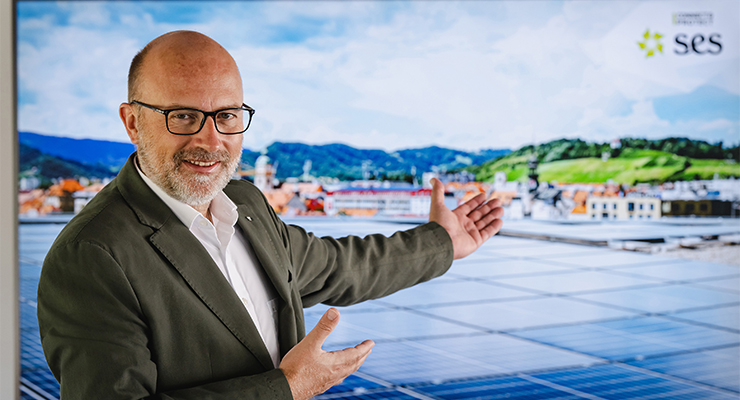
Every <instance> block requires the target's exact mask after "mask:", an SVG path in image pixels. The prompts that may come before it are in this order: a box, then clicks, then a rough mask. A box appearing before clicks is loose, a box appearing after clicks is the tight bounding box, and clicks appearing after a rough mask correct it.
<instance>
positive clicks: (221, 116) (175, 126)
mask: <svg viewBox="0 0 740 400" xmlns="http://www.w3.org/2000/svg"><path fill="white" fill-rule="evenodd" d="M131 104H138V105H140V106H142V107H146V108H148V109H150V110H153V111H156V112H158V113H160V114H162V115H164V119H165V123H166V124H167V130H168V131H170V133H171V134H173V135H195V134H196V133H198V132H200V130H201V129H203V126H204V125H205V123H206V118H208V117H209V116H210V117H211V118H213V123H214V124H215V125H216V130H217V131H218V132H219V133H221V134H223V135H238V134H240V133H244V132H246V130H247V129H248V128H249V124H251V123H252V115H254V108H252V107H250V106H248V105H246V104H242V106H241V107H239V108H224V109H223V110H216V111H211V112H208V111H203V110H198V109H196V108H173V109H170V110H162V109H161V108H157V107H154V106H152V105H149V104H146V103H142V102H140V101H136V100H133V101H131ZM245 111H246V112H247V115H244V112H245Z"/></svg>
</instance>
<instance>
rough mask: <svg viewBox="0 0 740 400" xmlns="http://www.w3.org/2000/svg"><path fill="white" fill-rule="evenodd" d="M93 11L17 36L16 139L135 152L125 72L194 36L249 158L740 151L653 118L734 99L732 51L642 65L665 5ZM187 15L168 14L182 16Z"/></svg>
mask: <svg viewBox="0 0 740 400" xmlns="http://www.w3.org/2000/svg"><path fill="white" fill-rule="evenodd" d="M85 4H86V3H80V4H79V6H78V7H72V8H71V9H70V10H69V12H71V13H72V14H71V16H70V20H72V21H81V22H82V23H83V25H82V26H77V27H64V26H54V25H53V22H54V19H53V18H46V17H34V18H29V19H26V20H22V21H20V22H21V24H20V25H19V26H20V27H24V26H25V28H21V32H31V31H33V32H35V33H34V34H35V35H38V32H46V34H44V35H42V36H43V40H34V41H30V40H29V41H28V42H23V41H22V40H23V35H21V41H22V42H21V43H20V45H19V57H20V58H19V65H21V66H22V68H21V69H19V79H20V82H21V92H22V93H26V94H28V98H27V99H25V100H24V102H23V105H22V106H21V108H20V110H19V115H20V119H19V125H20V128H21V129H23V130H35V131H38V132H41V133H55V134H61V135H65V136H72V137H96V138H107V139H110V140H120V141H125V140H127V138H126V135H125V132H124V130H123V128H122V126H121V124H120V122H119V120H118V117H117V108H118V104H119V103H120V102H121V101H124V100H125V96H126V94H125V90H126V89H125V79H126V73H127V69H128V63H129V62H130V59H131V57H132V56H133V55H134V54H135V53H136V51H138V50H139V49H140V48H141V47H142V46H143V45H144V44H145V43H146V42H147V41H148V40H150V39H152V38H154V37H156V36H158V35H159V34H161V33H164V32H166V31H169V30H172V29H195V30H199V31H201V32H204V33H206V34H209V35H211V36H212V37H214V38H215V39H216V40H219V41H220V42H221V43H223V44H224V45H225V46H226V47H227V48H228V49H229V50H230V51H231V52H232V54H233V55H234V57H235V59H236V60H237V63H238V64H239V66H240V70H241V73H242V76H243V80H244V89H245V97H244V98H245V101H246V102H247V103H248V104H250V105H251V106H253V107H255V108H256V109H257V114H256V116H255V121H254V124H253V126H252V128H250V131H249V132H248V134H247V135H245V138H244V145H245V147H248V148H252V149H259V148H261V147H264V146H266V145H268V144H269V143H271V142H273V141H277V140H279V141H300V142H307V143H329V142H343V143H347V144H350V145H353V146H358V147H366V148H384V149H391V150H392V149H399V148H409V147H421V146H427V145H431V144H437V145H443V146H448V147H454V148H463V149H470V150H473V149H478V148H491V147H494V148H501V147H511V148H516V147H519V146H521V145H524V144H528V143H530V142H532V141H536V142H542V141H547V140H551V139H556V138H561V137H581V138H584V139H587V140H600V141H605V140H611V139H613V138H615V137H619V136H625V135H630V136H634V135H638V136H639V135H643V136H649V137H656V135H663V137H665V136H680V135H679V133H682V132H683V133H686V135H689V134H690V135H694V136H697V135H701V133H697V132H708V134H710V133H711V135H713V137H714V136H717V137H720V136H722V135H724V136H725V137H726V136H728V135H731V134H732V132H735V133H734V134H735V135H737V129H736V125H737V123H735V121H729V122H730V125H727V124H725V125H721V124H719V123H716V125H711V126H710V125H707V126H710V127H709V128H706V129H704V130H702V129H700V126H701V125H698V122H697V125H691V126H689V125H681V124H678V123H673V124H672V123H670V122H668V121H664V120H661V119H660V118H659V117H658V116H657V115H655V112H654V110H653V108H652V101H651V100H652V98H654V97H657V96H665V95H671V94H676V93H683V92H686V91H687V90H688V91H690V90H692V88H695V87H697V86H698V85H701V84H714V85H717V86H720V87H723V88H725V89H726V90H728V91H730V92H731V93H738V92H740V88H738V87H736V86H738V78H737V76H736V75H737V74H733V68H735V72H736V69H737V68H736V67H737V65H738V61H737V59H738V55H737V51H738V50H737V48H738V47H737V46H735V47H732V46H731V43H730V42H728V44H727V49H728V50H727V54H728V56H727V57H725V60H724V61H722V62H714V63H707V62H706V61H705V62H703V63H684V64H681V65H680V68H676V67H674V66H673V65H672V64H670V63H667V62H666V60H665V59H663V60H662V61H661V59H658V58H656V60H649V61H650V62H651V63H652V62H653V61H657V62H655V63H652V64H650V63H646V60H645V59H644V56H643V55H642V54H640V52H639V51H636V50H635V49H634V48H633V47H636V44H635V43H633V42H635V40H632V39H631V36H630V38H628V40H626V39H625V37H626V35H628V31H629V30H630V29H632V27H633V26H636V24H637V25H640V24H642V23H643V22H642V19H640V18H642V17H640V18H637V17H635V15H637V14H639V12H638V11H639V10H642V9H643V8H645V7H647V8H648V9H650V10H653V9H654V8H655V7H658V8H661V7H662V9H666V7H667V6H666V3H663V2H658V3H648V4H647V5H644V4H643V3H634V2H599V3H588V2H566V3H564V5H563V6H562V7H561V6H560V5H559V4H557V3H551V2H542V3H541V2H484V3H480V2H462V3H460V2H454V3H453V2H433V3H415V2H409V3H395V2H391V3H382V2H377V3H376V2H349V3H337V2H310V3H301V2H298V3H294V2H273V3H252V2H246V3H239V2H224V3H214V4H217V6H215V7H210V8H209V7H204V10H206V9H207V11H208V12H205V11H204V13H203V18H202V19H201V20H198V21H197V22H192V23H176V22H167V21H162V20H160V19H159V18H160V16H159V15H160V14H157V13H158V12H159V11H157V10H156V9H153V8H151V6H148V7H149V8H147V7H145V6H143V5H139V4H137V3H124V5H121V6H116V5H115V4H114V5H108V6H107V7H109V8H100V7H98V6H94V7H93V6H91V7H89V8H88V7H87V6H86V5H85ZM101 4H102V3H101ZM177 4H178V3H174V2H173V3H167V7H171V8H173V13H174V14H175V15H177V13H176V12H174V10H175V8H176V7H178V6H177ZM192 4H193V3H191V5H192ZM656 4H657V5H656ZM712 4H714V3H712ZM650 7H653V8H650ZM713 7H714V5H713ZM668 8H670V7H668ZM111 10H113V11H111ZM635 20H637V22H635ZM96 21H98V22H100V21H107V22H106V24H107V25H106V26H101V25H99V24H98V25H96ZM306 21H308V22H306ZM292 22H295V24H293V23H292ZM304 22H305V26H303V25H301V24H302V23H304ZM283 26H287V27H288V28H290V29H294V28H295V29H298V28H300V27H302V26H303V28H301V29H304V30H305V32H301V31H299V32H297V33H296V34H297V35H306V37H307V39H306V40H305V41H299V42H297V43H290V42H283V43H280V44H278V45H275V44H270V40H269V38H270V37H271V35H273V34H275V32H276V31H277V32H278V33H279V32H280V31H279V30H280V28H281V27H283ZM640 26H642V25H640ZM34 27H43V28H40V29H35V30H34ZM642 29H643V28H642V27H640V30H642ZM641 32H642V31H640V33H641ZM29 35H30V34H29ZM625 40H626V41H625ZM729 40H730V39H728V41H729ZM733 57H734V58H733ZM656 65H657V66H658V67H659V68H656ZM646 66H648V67H649V68H648V69H646V68H647V67H646ZM656 71H657V72H656ZM728 71H730V72H729V73H728ZM48 104H54V105H56V106H58V107H64V110H65V112H62V113H60V112H58V111H56V109H51V110H50V109H49V108H48V107H46V106H47V105H48ZM704 123H706V121H704ZM732 124H734V125H732ZM733 126H735V128H733ZM692 129H693V130H692ZM733 129H734V130H733ZM725 141H726V142H730V140H725Z"/></svg>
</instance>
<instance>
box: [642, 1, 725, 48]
mask: <svg viewBox="0 0 740 400" xmlns="http://www.w3.org/2000/svg"><path fill="white" fill-rule="evenodd" d="M713 22H714V15H713V14H712V13H710V12H696V13H674V14H673V25H682V26H709V25H712V23H713ZM663 38H664V35H663V34H661V33H658V32H652V33H651V32H650V30H649V29H648V30H646V31H645V33H644V34H643V35H642V40H641V41H639V42H637V45H638V46H639V47H640V49H641V50H642V51H644V52H645V58H649V57H652V56H654V55H656V54H658V53H660V54H662V53H663V49H664V45H663V43H662V41H661V40H662V39H663ZM672 46H673V53H675V54H677V55H679V56H687V55H692V54H697V55H704V54H710V55H717V54H720V53H721V52H722V35H720V34H719V33H716V32H711V31H706V32H697V33H693V34H688V33H677V34H676V35H675V36H674V37H673V44H672Z"/></svg>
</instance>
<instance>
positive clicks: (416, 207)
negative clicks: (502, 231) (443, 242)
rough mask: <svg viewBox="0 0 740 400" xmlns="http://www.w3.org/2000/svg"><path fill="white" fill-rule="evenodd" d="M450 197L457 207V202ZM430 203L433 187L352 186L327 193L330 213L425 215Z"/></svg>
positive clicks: (328, 213) (325, 205) (326, 207)
mask: <svg viewBox="0 0 740 400" xmlns="http://www.w3.org/2000/svg"><path fill="white" fill-rule="evenodd" d="M445 199H447V197H446V198H445ZM451 199H452V202H454V203H455V205H454V207H456V206H457V201H456V200H454V197H451ZM431 204H432V191H431V189H423V188H392V187H391V188H371V189H369V188H352V187H350V188H344V189H340V190H336V191H333V192H327V193H326V199H325V200H324V212H325V213H326V215H329V216H333V215H338V214H345V215H363V216H376V215H377V216H426V215H429V207H430V206H431ZM454 207H453V208H454Z"/></svg>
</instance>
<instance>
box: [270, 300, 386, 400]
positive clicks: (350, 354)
mask: <svg viewBox="0 0 740 400" xmlns="http://www.w3.org/2000/svg"><path fill="white" fill-rule="evenodd" d="M338 323H339V311H338V310H337V309H336V308H330V309H329V310H327V311H326V312H325V313H324V315H323V316H322V317H321V319H320V320H319V323H318V324H316V327H315V328H313V330H311V332H309V333H308V335H306V337H305V338H303V340H301V341H300V342H299V343H298V344H297V345H295V347H293V348H292V349H291V350H290V351H289V352H288V354H286V355H285V357H284V358H283V361H282V362H280V369H281V370H283V373H284V374H285V377H286V378H288V384H289V385H290V390H291V392H292V393H293V399H295V400H308V399H310V398H311V397H313V396H316V395H317V394H321V393H324V392H325V391H327V390H328V389H329V388H330V387H332V386H334V385H338V384H340V383H342V381H343V380H344V378H346V377H347V376H349V375H350V374H352V373H354V372H355V371H357V369H358V368H360V366H361V365H362V363H363V362H365V358H367V356H368V354H370V351H371V350H372V348H373V346H374V345H375V343H374V342H373V341H372V340H366V341H364V342H362V343H360V344H358V345H357V346H355V347H349V348H346V349H344V350H338V351H331V352H327V351H324V350H322V349H321V346H322V345H323V344H324V341H325V340H326V338H327V337H328V336H329V334H330V333H331V332H332V331H333V330H334V328H336V327H337V324H338Z"/></svg>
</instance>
